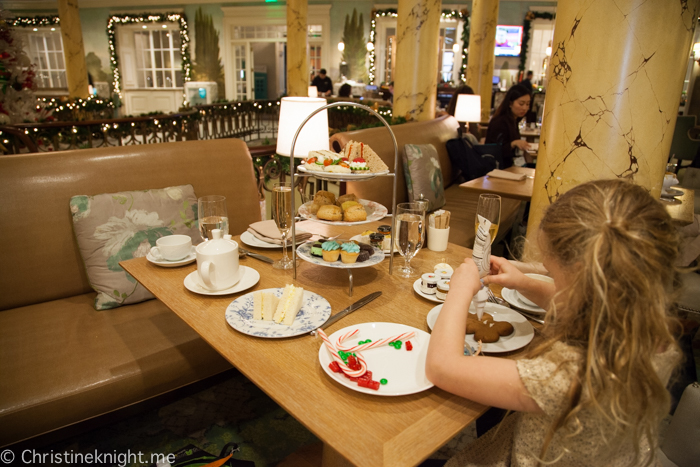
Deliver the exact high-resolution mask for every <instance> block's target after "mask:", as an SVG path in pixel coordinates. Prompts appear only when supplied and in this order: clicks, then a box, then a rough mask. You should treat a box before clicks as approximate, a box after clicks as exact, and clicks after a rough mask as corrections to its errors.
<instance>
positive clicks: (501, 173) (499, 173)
mask: <svg viewBox="0 0 700 467" xmlns="http://www.w3.org/2000/svg"><path fill="white" fill-rule="evenodd" d="M486 175H488V176H489V177H493V178H502V179H504V180H515V181H521V180H525V179H526V178H527V174H516V173H513V172H507V171H505V170H500V169H494V170H492V171H491V172H489V173H487V174H486Z"/></svg>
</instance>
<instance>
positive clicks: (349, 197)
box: [335, 193, 359, 206]
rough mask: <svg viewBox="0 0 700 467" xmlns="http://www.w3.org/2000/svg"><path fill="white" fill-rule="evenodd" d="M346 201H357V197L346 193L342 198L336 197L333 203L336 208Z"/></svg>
mask: <svg viewBox="0 0 700 467" xmlns="http://www.w3.org/2000/svg"><path fill="white" fill-rule="evenodd" d="M346 201H358V202H359V200H358V199H357V196H355V193H348V194H346V195H343V196H339V197H338V201H336V202H335V204H337V205H338V206H342V205H343V203H344V202H346Z"/></svg>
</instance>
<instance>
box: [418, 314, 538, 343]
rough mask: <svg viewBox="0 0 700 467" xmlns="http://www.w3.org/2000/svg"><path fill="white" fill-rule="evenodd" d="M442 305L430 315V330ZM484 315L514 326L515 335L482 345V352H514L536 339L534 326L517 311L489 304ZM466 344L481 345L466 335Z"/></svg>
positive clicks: (472, 336) (428, 318)
mask: <svg viewBox="0 0 700 467" xmlns="http://www.w3.org/2000/svg"><path fill="white" fill-rule="evenodd" d="M441 309H442V305H438V306H436V307H435V308H433V309H432V310H430V312H429V313H428V317H427V321H428V327H429V328H430V330H431V331H432V330H433V326H435V322H436V321H437V318H438V315H439V314H440V310H441ZM469 310H470V312H475V310H474V306H473V305H472V306H470V307H469ZM484 313H488V314H490V315H491V316H493V319H494V321H508V322H509V323H510V324H512V325H513V333H512V334H511V335H510V336H502V337H501V338H500V339H498V341H496V342H493V343H490V344H481V351H482V352H487V353H503V352H512V351H513V350H518V349H522V348H523V347H525V346H526V345H527V344H529V343H530V341H532V338H533V337H535V329H534V328H533V327H532V324H530V322H529V321H528V320H527V318H525V317H524V316H523V315H521V314H520V313H518V312H517V311H514V310H511V309H510V308H506V307H504V306H502V305H497V304H495V303H491V302H487V303H486V306H485V307H484ZM464 342H466V343H467V344H469V345H470V346H471V347H473V348H475V349H476V348H478V347H479V343H478V342H477V341H475V340H474V334H466V335H465V336H464Z"/></svg>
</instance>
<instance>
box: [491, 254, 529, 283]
mask: <svg viewBox="0 0 700 467" xmlns="http://www.w3.org/2000/svg"><path fill="white" fill-rule="evenodd" d="M525 279H527V277H526V276H525V275H524V274H523V273H522V272H520V270H519V269H518V268H516V267H515V266H513V265H512V264H511V263H510V262H509V261H508V260H507V259H505V258H501V257H500V256H491V272H490V275H488V276H486V277H484V284H485V285H489V284H497V285H502V286H503V287H508V288H509V289H519V288H520V287H521V286H522V283H523V281H524V280H525Z"/></svg>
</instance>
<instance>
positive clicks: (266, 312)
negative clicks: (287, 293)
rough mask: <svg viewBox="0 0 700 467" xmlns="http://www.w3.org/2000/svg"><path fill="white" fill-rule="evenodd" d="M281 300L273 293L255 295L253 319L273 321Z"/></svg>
mask: <svg viewBox="0 0 700 467" xmlns="http://www.w3.org/2000/svg"><path fill="white" fill-rule="evenodd" d="M279 301H280V299H279V298H277V296H276V295H275V294H273V293H272V292H255V293H254V294H253V319H257V320H264V321H272V318H273V317H274V316H275V311H276V310H277V304H278V303H279Z"/></svg>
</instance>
